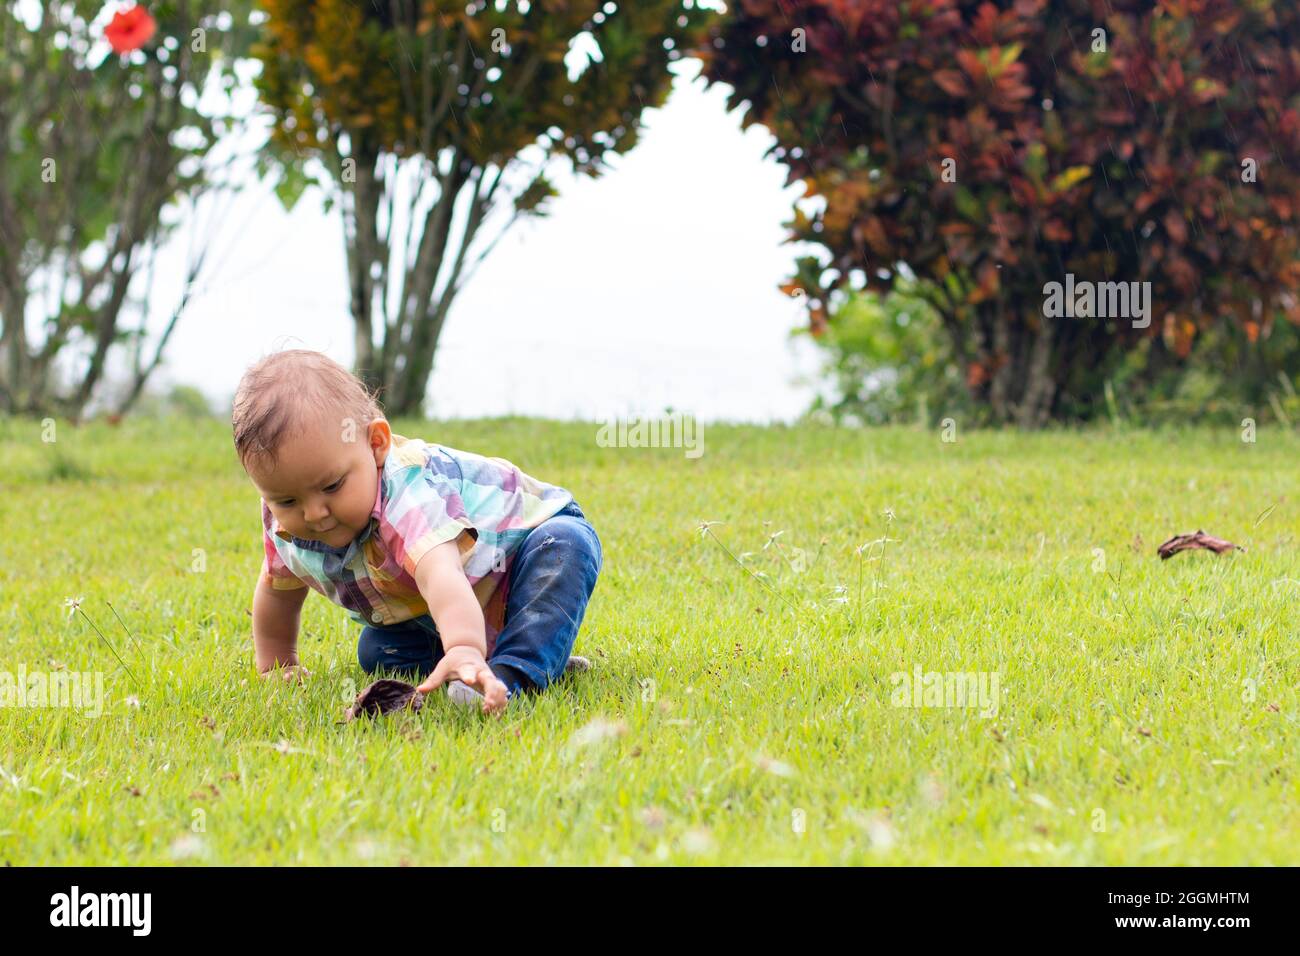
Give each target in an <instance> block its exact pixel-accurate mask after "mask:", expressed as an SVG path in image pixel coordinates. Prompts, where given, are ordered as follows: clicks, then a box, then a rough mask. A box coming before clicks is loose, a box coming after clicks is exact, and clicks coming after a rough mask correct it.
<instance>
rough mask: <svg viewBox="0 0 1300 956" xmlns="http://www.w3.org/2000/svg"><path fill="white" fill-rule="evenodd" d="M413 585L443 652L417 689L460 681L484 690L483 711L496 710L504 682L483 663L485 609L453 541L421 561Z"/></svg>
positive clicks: (502, 701)
mask: <svg viewBox="0 0 1300 956" xmlns="http://www.w3.org/2000/svg"><path fill="white" fill-rule="evenodd" d="M415 583H416V585H417V586H418V587H419V589H420V596H421V597H423V598H424V603H425V604H427V605H428V606H429V616H430V617H432V618H433V623H434V624H435V625H437V627H438V637H439V638H441V640H442V651H443V656H442V660H440V661H438V666H437V667H435V668H434V669H433V673H432V674H430V675H429V676H428V678H427V679H426V680H425V681H424V683H422V684H421V685H420V687H419V689H420V690H421V691H422V692H424V693H428V692H429V691H432V690H434V689H435V688H437V687H439V686H440V685H442V684H443V683H444V682H446V681H450V680H461V681H464V682H465V683H466V684H468V685H469V686H470V687H474V688H477V689H478V691H479V692H480V693H481V694H483V710H484V711H487V712H493V711H499V710H500V709H501V708H503V707H504V706H505V704H506V686H505V684H503V683H501V681H500V680H499V679H497V677H496V675H495V674H493V673H492V669H491V668H490V667H488V666H487V661H486V660H485V656H486V654H487V630H486V627H485V625H484V623H483V608H481V607H480V606H479V603H478V598H477V597H475V595H474V589H473V588H472V587H470V584H469V578H467V577H465V569H464V568H463V567H462V566H461V556H460V549H459V548H458V547H457V545H456V542H455V541H444V542H443V543H442V544H440V545H438V546H437V547H435V548H433V549H431V550H430V551H429V552H428V553H427V554H425V555H424V557H422V558H421V559H420V562H419V564H417V565H416V567H415Z"/></svg>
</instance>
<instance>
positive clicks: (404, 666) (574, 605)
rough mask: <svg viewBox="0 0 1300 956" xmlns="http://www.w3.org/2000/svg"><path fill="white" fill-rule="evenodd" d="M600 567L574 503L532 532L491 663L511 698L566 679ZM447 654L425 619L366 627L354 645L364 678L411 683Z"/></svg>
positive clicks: (516, 566) (512, 581)
mask: <svg viewBox="0 0 1300 956" xmlns="http://www.w3.org/2000/svg"><path fill="white" fill-rule="evenodd" d="M600 568H601V547H600V538H599V537H597V536H596V529H595V528H593V527H592V526H591V524H590V522H588V521H587V518H586V516H585V515H584V514H583V513H582V509H581V508H579V507H578V505H577V502H572V503H570V504H568V505H566V506H565V507H564V508H563V509H561V510H560V511H559V512H557V513H556V514H555V515H553V516H552V517H550V518H547V519H546V520H545V521H543V522H542V523H541V524H539V525H538V526H537V527H536V528H534V529H533V530H532V531H530V532H528V536H527V537H526V538H524V541H523V543H522V544H521V545H520V546H519V550H518V551H517V552H516V553H515V557H514V563H513V564H512V565H511V567H510V573H509V575H508V580H509V585H508V587H509V590H508V592H507V594H506V614H505V627H504V629H503V630H502V631H501V633H500V634H499V635H498V636H497V641H496V646H495V647H494V648H493V649H492V656H491V658H489V659H488V667H490V668H491V669H492V672H493V673H494V674H496V676H497V678H498V679H500V680H501V682H502V683H504V684H505V685H506V689H507V691H509V693H510V696H511V697H513V696H515V695H516V694H517V693H519V692H520V691H524V690H541V689H543V688H545V687H546V685H547V684H549V683H550V682H551V681H553V680H555V679H556V678H557V677H559V676H561V675H562V674H563V673H564V665H565V664H567V663H568V661H569V652H570V651H572V650H573V642H574V640H575V639H576V638H577V636H578V627H579V626H580V625H581V624H582V617H583V614H584V613H585V612H586V609H587V601H588V600H589V599H590V598H591V592H592V591H593V590H594V589H595V587H596V577H597V575H599V574H600ZM442 654H443V650H442V640H441V638H439V636H438V628H437V626H436V625H435V624H434V622H433V618H432V617H430V616H429V615H428V614H424V615H421V616H420V617H417V618H413V619H412V620H410V621H405V622H403V623H401V624H397V625H393V626H390V627H366V628H365V629H364V630H363V631H362V632H361V639H360V641H358V643H357V661H358V662H359V663H360V664H361V668H362V670H364V671H366V673H374V671H375V670H376V669H377V668H381V667H382V668H383V669H384V670H386V671H390V672H396V673H399V674H402V675H403V676H405V677H407V678H408V679H410V678H412V677H415V676H418V677H420V678H423V677H426V676H428V674H429V672H430V671H432V670H433V669H434V667H436V666H437V664H438V661H439V660H441V659H442Z"/></svg>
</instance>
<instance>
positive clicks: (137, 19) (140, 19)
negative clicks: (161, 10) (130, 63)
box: [104, 5, 158, 53]
mask: <svg viewBox="0 0 1300 956" xmlns="http://www.w3.org/2000/svg"><path fill="white" fill-rule="evenodd" d="M157 28H158V24H157V23H155V22H154V18H153V17H151V16H149V11H148V10H146V9H145V8H144V7H142V6H139V5H136V6H134V7H132V8H131V9H129V10H119V11H118V12H117V13H115V14H113V20H112V22H111V23H109V25H108V26H106V27H105V28H104V36H105V38H106V39H107V40H108V44H109V46H111V47H112V48H113V52H114V53H130V52H131V51H132V50H138V49H140V47H142V46H144V45H145V44H146V43H148V42H149V38H150V37H152V36H153V33H154V30H156V29H157Z"/></svg>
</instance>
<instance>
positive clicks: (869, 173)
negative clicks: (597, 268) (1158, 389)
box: [700, 0, 1300, 427]
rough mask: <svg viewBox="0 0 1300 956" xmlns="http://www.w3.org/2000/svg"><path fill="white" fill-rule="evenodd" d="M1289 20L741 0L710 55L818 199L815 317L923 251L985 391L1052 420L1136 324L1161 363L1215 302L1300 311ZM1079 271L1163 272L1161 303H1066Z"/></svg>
mask: <svg viewBox="0 0 1300 956" xmlns="http://www.w3.org/2000/svg"><path fill="white" fill-rule="evenodd" d="M1297 27H1300V6H1297V5H1296V4H1294V3H1291V2H1280V0H1279V2H1273V0H1252V2H1250V3H1241V2H1238V0H1162V2H1158V3H1149V2H1139V0H1106V2H1101V0H1098V2H1084V0H1014V2H1000V3H991V2H966V0H911V2H908V3H898V2H896V0H862V2H856V3H844V2H840V0H781V2H778V0H741V2H740V3H739V4H738V5H737V7H736V9H735V10H734V11H733V12H732V13H731V14H730V15H729V16H728V17H727V18H726V19H725V20H724V21H722V22H721V23H720V24H719V25H718V26H717V28H716V36H715V38H714V42H713V43H711V44H708V45H706V46H704V47H703V48H702V49H701V51H700V55H701V56H702V57H704V58H705V60H706V64H705V75H706V77H708V78H709V79H710V80H711V81H714V82H725V83H728V84H730V85H731V86H732V87H734V92H733V93H732V94H731V98H730V104H731V106H732V107H737V106H739V105H740V104H742V103H747V104H748V110H747V112H746V113H745V116H744V123H745V125H746V126H748V125H749V124H750V123H754V122H758V123H762V124H763V125H765V126H767V127H768V128H769V129H770V130H771V131H772V132H773V134H774V135H775V137H776V139H777V144H776V145H775V146H774V154H775V156H776V157H777V158H778V159H780V160H781V161H782V162H783V163H785V164H786V166H787V167H788V168H789V172H790V181H791V182H794V181H796V180H800V179H802V180H804V182H805V183H806V187H807V198H808V199H809V200H815V203H814V202H805V203H803V204H801V205H800V207H799V208H797V209H796V212H795V216H794V220H793V222H792V224H791V238H792V239H797V240H801V241H807V242H813V243H816V244H818V245H820V246H822V247H824V249H825V251H826V255H825V256H823V257H820V258H819V257H805V258H803V259H801V260H800V261H799V263H798V268H797V271H796V275H795V276H794V277H793V279H792V280H791V282H790V284H789V285H788V286H787V287H786V288H787V289H789V290H790V291H792V292H793V291H794V290H797V289H802V290H804V291H805V292H806V293H807V295H808V301H809V306H810V320H811V325H812V327H813V331H818V330H819V329H820V328H821V327H822V326H823V325H824V323H825V322H827V321H828V319H830V318H831V317H832V314H833V312H834V310H835V308H836V307H837V304H838V303H841V302H843V301H844V300H845V294H846V293H847V292H851V291H853V292H856V291H861V290H863V289H868V288H873V289H876V290H887V289H889V288H891V287H892V285H893V284H894V282H895V281H896V279H897V278H898V277H899V276H900V275H902V276H903V277H906V276H907V274H908V272H909V271H910V272H912V273H915V275H916V277H917V278H918V279H919V280H920V283H919V285H918V289H919V290H920V291H923V292H924V293H925V294H926V295H927V296H928V298H929V299H930V300H931V302H932V304H933V305H934V306H935V308H936V309H937V310H938V312H939V314H940V315H941V317H942V319H943V323H944V328H945V329H946V332H947V335H948V336H949V337H950V338H951V340H952V342H953V344H954V350H955V352H956V353H957V354H958V356H959V357H960V360H961V362H962V363H963V365H964V368H965V374H966V380H967V384H968V387H969V388H970V390H971V392H972V395H973V396H974V397H975V398H976V399H977V400H978V401H980V402H981V403H983V404H984V405H985V406H986V407H987V408H988V409H989V410H990V412H991V414H992V417H993V418H994V419H996V420H998V421H1014V422H1016V423H1018V424H1020V425H1022V426H1027V427H1034V426H1037V425H1040V424H1042V423H1043V422H1044V421H1045V420H1046V419H1047V418H1048V417H1049V416H1051V415H1057V416H1061V415H1083V416H1086V415H1087V414H1089V411H1090V409H1091V407H1092V404H1093V403H1094V402H1096V397H1097V396H1098V395H1099V394H1100V392H1101V391H1102V388H1101V386H1102V384H1103V383H1104V382H1105V380H1106V376H1107V375H1108V373H1109V372H1110V371H1111V370H1112V369H1114V368H1115V367H1116V366H1117V365H1118V364H1119V363H1120V362H1121V361H1122V360H1123V359H1124V358H1125V356H1126V354H1127V353H1129V352H1130V351H1131V350H1133V349H1145V350H1147V352H1148V360H1147V367H1148V369H1149V372H1150V374H1151V375H1158V374H1160V373H1161V371H1162V370H1164V369H1166V368H1168V367H1169V366H1170V365H1174V364H1177V363H1178V362H1180V361H1181V360H1182V359H1183V358H1185V357H1186V356H1187V355H1188V354H1189V352H1190V350H1191V347H1192V343H1193V341H1194V340H1195V339H1196V338H1197V337H1198V336H1200V335H1202V334H1203V333H1205V332H1206V331H1207V330H1208V329H1210V328H1211V327H1213V326H1215V325H1226V326H1228V327H1231V328H1233V329H1235V330H1237V334H1240V335H1242V336H1244V337H1245V338H1247V339H1249V340H1250V341H1252V342H1253V341H1255V340H1256V339H1257V338H1259V337H1260V336H1266V335H1268V333H1269V331H1270V329H1271V324H1272V322H1273V320H1274V316H1275V315H1276V314H1278V313H1279V312H1280V313H1283V314H1285V316H1286V318H1287V319H1288V320H1289V321H1291V322H1293V323H1300V303H1298V302H1297V300H1296V297H1295V290H1296V288H1297V283H1298V282H1300V265H1298V262H1297V253H1298V252H1300V248H1298V246H1297V242H1298V240H1297V233H1296V230H1295V220H1296V215H1297V211H1300V178H1298V177H1297V169H1296V159H1297V157H1298V156H1300V111H1298V109H1297V107H1298V106H1300V100H1298V97H1300V53H1297V52H1296V50H1295V48H1294V47H1295V44H1296V41H1297V40H1300V30H1297ZM815 205H819V206H820V208H813V207H814V206H815ZM823 259H826V260H827V261H822V260H823ZM1071 276H1072V277H1073V279H1074V280H1077V281H1078V282H1080V283H1088V284H1090V285H1092V286H1093V287H1095V288H1099V287H1100V283H1108V282H1125V283H1130V282H1136V283H1145V282H1149V283H1150V286H1149V292H1150V303H1149V304H1150V307H1151V308H1150V314H1149V315H1148V316H1147V318H1148V319H1149V325H1147V326H1146V327H1143V322H1142V320H1141V318H1140V317H1138V316H1136V315H1120V316H1112V317H1110V318H1103V317H1102V316H1101V315H1100V311H1101V310H1100V309H1099V308H1097V307H1096V302H1095V300H1094V305H1093V308H1092V309H1090V310H1088V309H1085V308H1083V306H1084V305H1085V303H1084V302H1083V299H1082V298H1080V300H1079V303H1078V304H1079V305H1080V309H1079V310H1078V312H1077V313H1076V315H1075V316H1073V317H1072V316H1069V315H1059V314H1055V313H1056V309H1055V307H1054V306H1055V305H1056V304H1059V299H1055V296H1054V293H1052V292H1049V290H1051V289H1053V287H1052V286H1051V285H1050V284H1051V283H1054V282H1055V283H1061V284H1062V285H1065V284H1066V283H1067V282H1070V281H1072V280H1071V279H1070V277H1071ZM1142 289H1143V287H1142V286H1141V285H1139V286H1135V287H1132V291H1135V292H1139V293H1140V292H1141V291H1142ZM1112 291H1113V290H1112ZM1054 299H1055V301H1054ZM1072 311H1073V310H1072ZM1088 312H1091V314H1087V313H1088Z"/></svg>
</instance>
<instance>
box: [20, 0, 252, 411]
mask: <svg viewBox="0 0 1300 956" xmlns="http://www.w3.org/2000/svg"><path fill="white" fill-rule="evenodd" d="M226 7H227V12H225V13H220V14H218V13H208V12H206V11H203V10H199V9H198V8H197V7H196V6H195V4H193V3H191V2H189V0H174V2H160V3H156V4H152V5H151V7H150V9H149V10H148V11H146V10H145V9H144V8H143V7H140V6H134V7H130V8H126V9H122V10H117V12H116V13H114V14H113V16H112V18H111V19H110V18H109V13H110V11H109V10H108V9H101V8H102V3H99V2H83V0H68V2H50V3H44V4H36V5H29V4H22V3H16V2H12V0H10V2H6V3H5V4H4V8H3V11H0V30H2V31H3V36H2V37H0V43H2V45H3V51H4V52H3V61H0V410H2V411H6V412H9V413H30V414H50V413H58V414H64V415H67V416H70V417H72V418H79V417H80V416H81V415H82V413H83V411H84V410H85V408H86V405H87V403H88V402H89V401H90V400H91V398H92V395H93V394H94V393H95V389H96V386H97V385H98V384H99V383H100V381H101V379H102V378H103V375H104V372H105V368H106V363H107V359H108V356H109V352H110V349H112V348H113V347H114V346H115V345H129V346H130V347H131V350H132V351H131V365H132V371H131V379H130V382H129V384H128V385H127V387H126V391H125V395H124V397H123V399H122V401H121V403H120V405H119V406H118V408H117V412H118V413H119V414H120V413H122V412H124V411H125V410H126V409H127V408H129V407H130V406H131V404H132V403H133V402H134V401H135V400H136V399H137V398H138V397H139V395H140V392H141V390H142V389H143V387H144V384H145V381H146V380H147V379H148V377H149V375H150V374H151V373H152V372H153V371H154V370H155V369H156V368H157V367H158V365H159V364H160V362H161V361H162V356H163V351H164V349H165V347H166V345H167V342H168V340H169V339H170V337H171V335H172V332H173V331H174V329H175V327H176V324H177V322H178V320H179V319H180V316H181V314H182V312H183V311H184V309H185V306H186V303H187V302H188V301H189V297H190V292H191V287H192V282H193V280H194V279H195V278H196V277H197V275H198V272H199V270H200V269H201V268H202V264H203V253H204V251H205V250H206V248H207V247H206V245H205V244H199V246H198V247H197V252H196V254H195V256H194V257H193V258H192V259H191V261H190V263H189V269H190V271H189V275H188V276H187V280H188V281H187V282H186V284H185V291H184V293H183V295H182V298H181V301H180V302H179V303H178V304H177V306H176V308H175V309H174V310H173V312H172V314H171V318H170V321H169V323H168V324H167V326H166V328H165V330H164V332H163V334H162V335H161V337H160V339H159V340H158V342H157V343H156V344H155V347H154V350H153V354H152V357H149V358H146V355H145V353H146V348H145V331H146V330H145V319H146V317H147V313H148V302H149V296H150V290H151V287H152V278H153V275H152V263H153V261H154V258H155V256H156V254H157V251H158V248H159V246H160V245H161V243H162V242H163V240H164V239H166V238H167V237H168V236H169V235H170V234H171V233H172V232H173V230H174V228H175V225H176V222H177V221H178V220H179V219H180V218H181V217H180V215H179V212H180V211H181V209H182V208H183V207H189V208H192V207H193V205H194V203H196V202H197V200H198V199H199V197H200V196H202V195H204V194H205V192H206V191H208V190H209V189H210V188H212V187H213V186H214V184H215V182H216V179H217V178H218V176H219V173H218V171H217V170H215V169H213V168H212V167H211V166H210V165H209V164H207V163H206V159H207V158H208V152H209V149H210V148H211V147H212V145H213V143H214V142H215V141H216V139H217V136H218V134H219V133H220V131H221V130H222V129H224V128H226V126H227V125H228V123H227V121H226V120H224V119H223V118H221V117H214V116H212V115H208V114H205V113H202V112H200V111H199V110H198V109H197V108H196V101H197V98H198V94H199V92H200V91H201V90H203V88H204V85H205V83H206V82H207V80H208V79H209V78H210V77H212V75H213V73H214V71H215V72H216V73H217V74H219V76H218V79H219V80H221V81H222V82H224V83H225V85H226V87H227V89H228V88H229V87H230V85H232V84H233V82H234V78H233V76H232V75H231V73H230V72H229V67H230V65H231V63H232V60H233V55H234V54H235V53H236V52H237V51H238V50H239V49H240V48H241V45H246V44H247V43H248V42H249V39H250V36H249V32H248V26H247V20H248V13H249V7H248V4H247V3H239V2H236V3H233V4H227V5H226ZM169 207H170V208H172V209H174V210H175V211H176V212H177V213H178V214H177V215H174V216H171V218H170V219H168V216H167V215H164V211H165V210H167V209H169ZM137 276H139V277H140V280H141V281H139V282H137V281H136V279H137ZM146 280H148V281H146ZM142 284H143V288H142ZM133 312H134V313H136V314H137V315H138V317H139V325H138V327H136V328H129V329H128V328H123V321H124V319H125V318H126V317H127V316H128V315H130V314H131V313H133ZM33 320H34V324H35V327H36V328H38V329H39V330H40V335H39V336H38V340H37V341H33V340H32V339H31V338H30V337H29V333H28V328H29V326H31V325H32V324H33ZM65 356H66V357H68V358H69V359H70V360H71V361H72V362H73V363H74V364H75V363H76V362H84V365H83V366H82V368H81V370H80V371H78V372H76V373H73V375H72V376H71V382H70V383H68V384H65V383H63V382H61V381H60V378H59V375H58V372H57V369H56V361H57V360H58V359H60V358H61V357H65Z"/></svg>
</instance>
